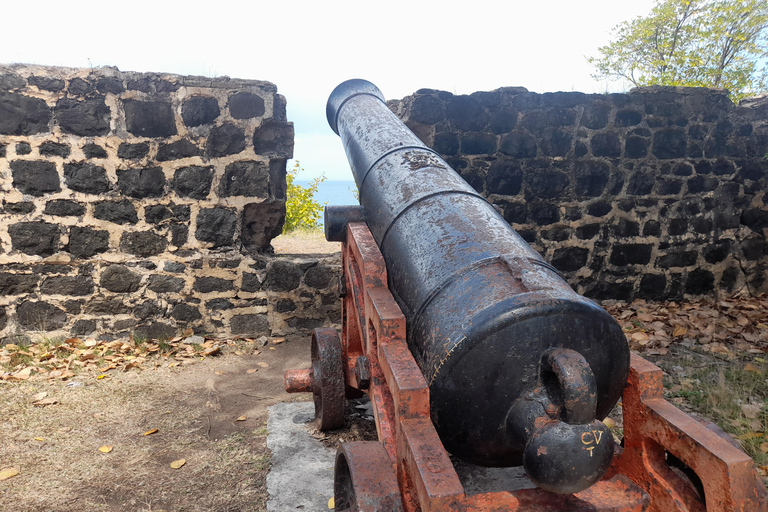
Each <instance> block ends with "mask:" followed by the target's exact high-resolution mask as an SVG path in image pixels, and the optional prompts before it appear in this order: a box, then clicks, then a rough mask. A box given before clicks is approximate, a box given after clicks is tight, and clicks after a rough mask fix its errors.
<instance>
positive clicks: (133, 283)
mask: <svg viewBox="0 0 768 512" xmlns="http://www.w3.org/2000/svg"><path fill="white" fill-rule="evenodd" d="M140 283H141V276H140V275H139V274H136V273H135V272H131V271H130V270H128V268H127V267H125V266H123V265H110V266H108V267H107V268H106V269H104V272H102V273H101V279H100V280H99V284H100V285H101V286H102V287H104V288H106V289H107V290H109V291H111V292H114V293H131V292H135V291H136V290H138V289H139V284H140Z"/></svg>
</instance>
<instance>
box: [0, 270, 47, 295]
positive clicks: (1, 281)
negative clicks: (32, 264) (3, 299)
mask: <svg viewBox="0 0 768 512" xmlns="http://www.w3.org/2000/svg"><path fill="white" fill-rule="evenodd" d="M38 281H40V276H39V275H35V274H11V273H8V272H0V295H3V296H7V295H22V294H25V293H32V292H34V291H35V288H37V283H38Z"/></svg>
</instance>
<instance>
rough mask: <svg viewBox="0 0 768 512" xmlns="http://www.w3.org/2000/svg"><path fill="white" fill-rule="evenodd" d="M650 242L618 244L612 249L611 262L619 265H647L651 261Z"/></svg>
mask: <svg viewBox="0 0 768 512" xmlns="http://www.w3.org/2000/svg"><path fill="white" fill-rule="evenodd" d="M652 250H653V246H652V245H650V244H616V245H614V246H613V250H612V251H611V259H610V261H611V264H612V265H617V266H619V267H624V266H627V265H647V264H648V263H650V261H651V251H652Z"/></svg>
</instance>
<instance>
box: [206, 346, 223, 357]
mask: <svg viewBox="0 0 768 512" xmlns="http://www.w3.org/2000/svg"><path fill="white" fill-rule="evenodd" d="M219 352H221V347H220V346H218V345H216V346H215V347H211V348H207V349H205V350H203V355H204V356H215V355H216V354H218V353H219Z"/></svg>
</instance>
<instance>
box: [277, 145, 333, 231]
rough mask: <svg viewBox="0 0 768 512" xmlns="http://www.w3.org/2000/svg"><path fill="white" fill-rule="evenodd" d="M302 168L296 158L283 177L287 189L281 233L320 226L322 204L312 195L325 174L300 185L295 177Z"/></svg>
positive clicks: (314, 228)
mask: <svg viewBox="0 0 768 512" xmlns="http://www.w3.org/2000/svg"><path fill="white" fill-rule="evenodd" d="M303 170H304V169H302V168H301V165H300V164H299V162H298V160H297V161H296V163H295V164H293V168H291V169H289V170H288V173H287V175H286V177H285V181H286V184H287V189H286V194H285V224H284V225H283V233H290V232H291V231H294V230H296V229H307V230H316V229H318V228H319V227H320V218H321V215H322V214H323V207H324V205H322V204H320V203H319V202H317V200H315V199H314V196H315V194H316V193H317V186H318V185H319V184H320V183H322V182H323V181H325V176H320V177H318V178H315V179H314V180H312V181H311V182H310V184H309V185H308V186H306V187H302V186H301V185H298V184H296V177H297V176H298V175H299V173H300V172H301V171H303Z"/></svg>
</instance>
